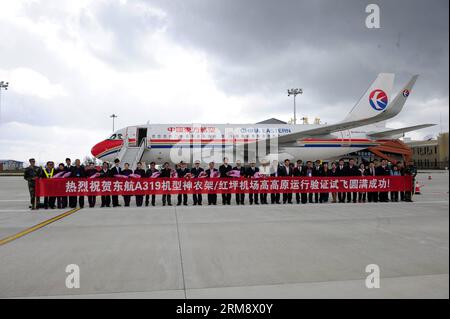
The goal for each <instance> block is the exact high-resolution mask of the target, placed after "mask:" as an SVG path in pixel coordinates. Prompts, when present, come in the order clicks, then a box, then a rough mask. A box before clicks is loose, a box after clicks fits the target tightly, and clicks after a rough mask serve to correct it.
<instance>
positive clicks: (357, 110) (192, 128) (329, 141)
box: [91, 73, 435, 165]
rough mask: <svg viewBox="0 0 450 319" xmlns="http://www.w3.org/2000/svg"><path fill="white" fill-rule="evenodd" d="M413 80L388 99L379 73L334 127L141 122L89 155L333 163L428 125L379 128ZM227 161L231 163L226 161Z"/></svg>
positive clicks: (385, 79)
mask: <svg viewBox="0 0 450 319" xmlns="http://www.w3.org/2000/svg"><path fill="white" fill-rule="evenodd" d="M417 78H418V75H414V76H413V77H412V78H411V80H410V81H409V82H408V83H407V84H406V85H405V86H404V87H403V88H402V89H401V90H400V92H398V94H397V95H396V96H395V97H394V98H393V99H391V91H392V89H393V85H394V74H391V73H380V74H379V75H378V76H377V78H376V79H375V81H374V82H373V83H372V85H371V86H370V87H369V89H368V90H367V91H366V92H365V93H364V95H363V96H362V97H361V99H360V100H359V101H358V102H357V103H356V105H355V106H354V107H353V108H352V109H351V110H350V112H349V113H348V115H347V116H346V117H345V118H344V119H343V120H342V121H340V122H338V123H335V124H298V125H294V124H258V123H257V124H145V125H136V126H128V127H125V128H122V129H119V130H117V131H115V132H114V134H112V136H111V137H110V138H108V139H106V140H104V141H101V142H99V143H98V144H96V145H95V146H94V147H93V148H92V150H91V152H92V155H93V156H94V157H96V158H98V159H100V160H102V161H108V162H111V161H113V160H114V159H116V158H119V159H120V160H121V162H122V163H124V162H128V163H130V164H132V165H134V164H135V163H136V162H137V161H144V162H146V163H149V162H151V161H155V162H156V163H158V164H160V163H163V162H166V161H167V162H172V163H178V162H179V161H180V160H183V161H185V162H188V163H192V162H193V161H194V160H197V159H198V160H201V161H202V162H203V163H206V162H209V161H216V162H221V160H222V158H223V156H224V154H225V155H226V156H227V157H229V158H232V159H237V158H239V159H241V160H242V161H245V162H247V161H248V160H254V161H256V162H260V161H261V160H263V159H264V160H268V161H271V160H284V159H285V158H289V159H302V160H316V159H335V158H337V157H339V156H342V155H345V154H349V153H352V152H357V151H359V150H364V149H366V148H368V147H373V146H377V145H380V144H383V143H385V142H386V141H390V140H396V139H398V138H399V137H402V136H403V135H404V133H405V132H409V131H414V130H418V129H421V128H425V127H429V126H433V125H435V124H420V125H414V126H409V127H404V128H399V129H392V128H387V127H385V121H386V120H388V119H391V118H393V117H395V116H396V115H397V114H399V113H400V111H401V110H402V109H403V106H404V104H405V102H406V100H407V98H408V96H409V95H410V93H411V90H412V88H413V86H414V84H415V82H416V80H417ZM230 162H233V160H230Z"/></svg>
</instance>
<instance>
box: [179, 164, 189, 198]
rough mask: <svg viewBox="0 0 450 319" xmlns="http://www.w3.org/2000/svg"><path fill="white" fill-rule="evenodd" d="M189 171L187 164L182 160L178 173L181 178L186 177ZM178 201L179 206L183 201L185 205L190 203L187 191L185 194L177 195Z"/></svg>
mask: <svg viewBox="0 0 450 319" xmlns="http://www.w3.org/2000/svg"><path fill="white" fill-rule="evenodd" d="M188 173H190V172H189V170H188V168H187V165H186V163H185V162H183V161H181V162H180V167H179V168H178V169H177V175H178V177H180V178H184V177H185V176H186V175H187V174H188ZM177 199H178V201H177V206H180V205H181V202H183V205H184V206H187V204H188V195H187V194H186V193H183V194H178V197H177Z"/></svg>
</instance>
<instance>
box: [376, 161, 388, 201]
mask: <svg viewBox="0 0 450 319" xmlns="http://www.w3.org/2000/svg"><path fill="white" fill-rule="evenodd" d="M375 169H376V172H377V175H378V176H389V175H390V170H389V167H388V166H387V160H385V159H382V160H381V165H380V166H378V167H377V168H375ZM378 200H379V201H380V202H385V203H386V202H389V193H388V192H380V193H379V195H378Z"/></svg>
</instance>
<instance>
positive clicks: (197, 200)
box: [191, 160, 205, 206]
mask: <svg viewBox="0 0 450 319" xmlns="http://www.w3.org/2000/svg"><path fill="white" fill-rule="evenodd" d="M204 171H205V170H204V169H203V168H201V167H200V161H199V160H196V161H195V163H194V167H192V168H191V175H192V177H193V178H199V177H200V174H202V173H203V174H204ZM202 199H203V198H202V194H201V193H198V194H192V200H193V201H194V206H196V205H199V206H202Z"/></svg>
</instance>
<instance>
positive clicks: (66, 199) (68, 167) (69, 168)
mask: <svg viewBox="0 0 450 319" xmlns="http://www.w3.org/2000/svg"><path fill="white" fill-rule="evenodd" d="M72 167H73V166H72V160H71V159H70V158H69V157H67V158H66V166H65V170H66V173H70V172H72ZM69 177H70V176H69ZM71 197H73V196H69V197H64V198H63V199H62V203H61V204H62V208H66V207H67V206H68V205H69V202H70V198H71ZM75 200H76V199H75ZM72 201H73V199H72Z"/></svg>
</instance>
